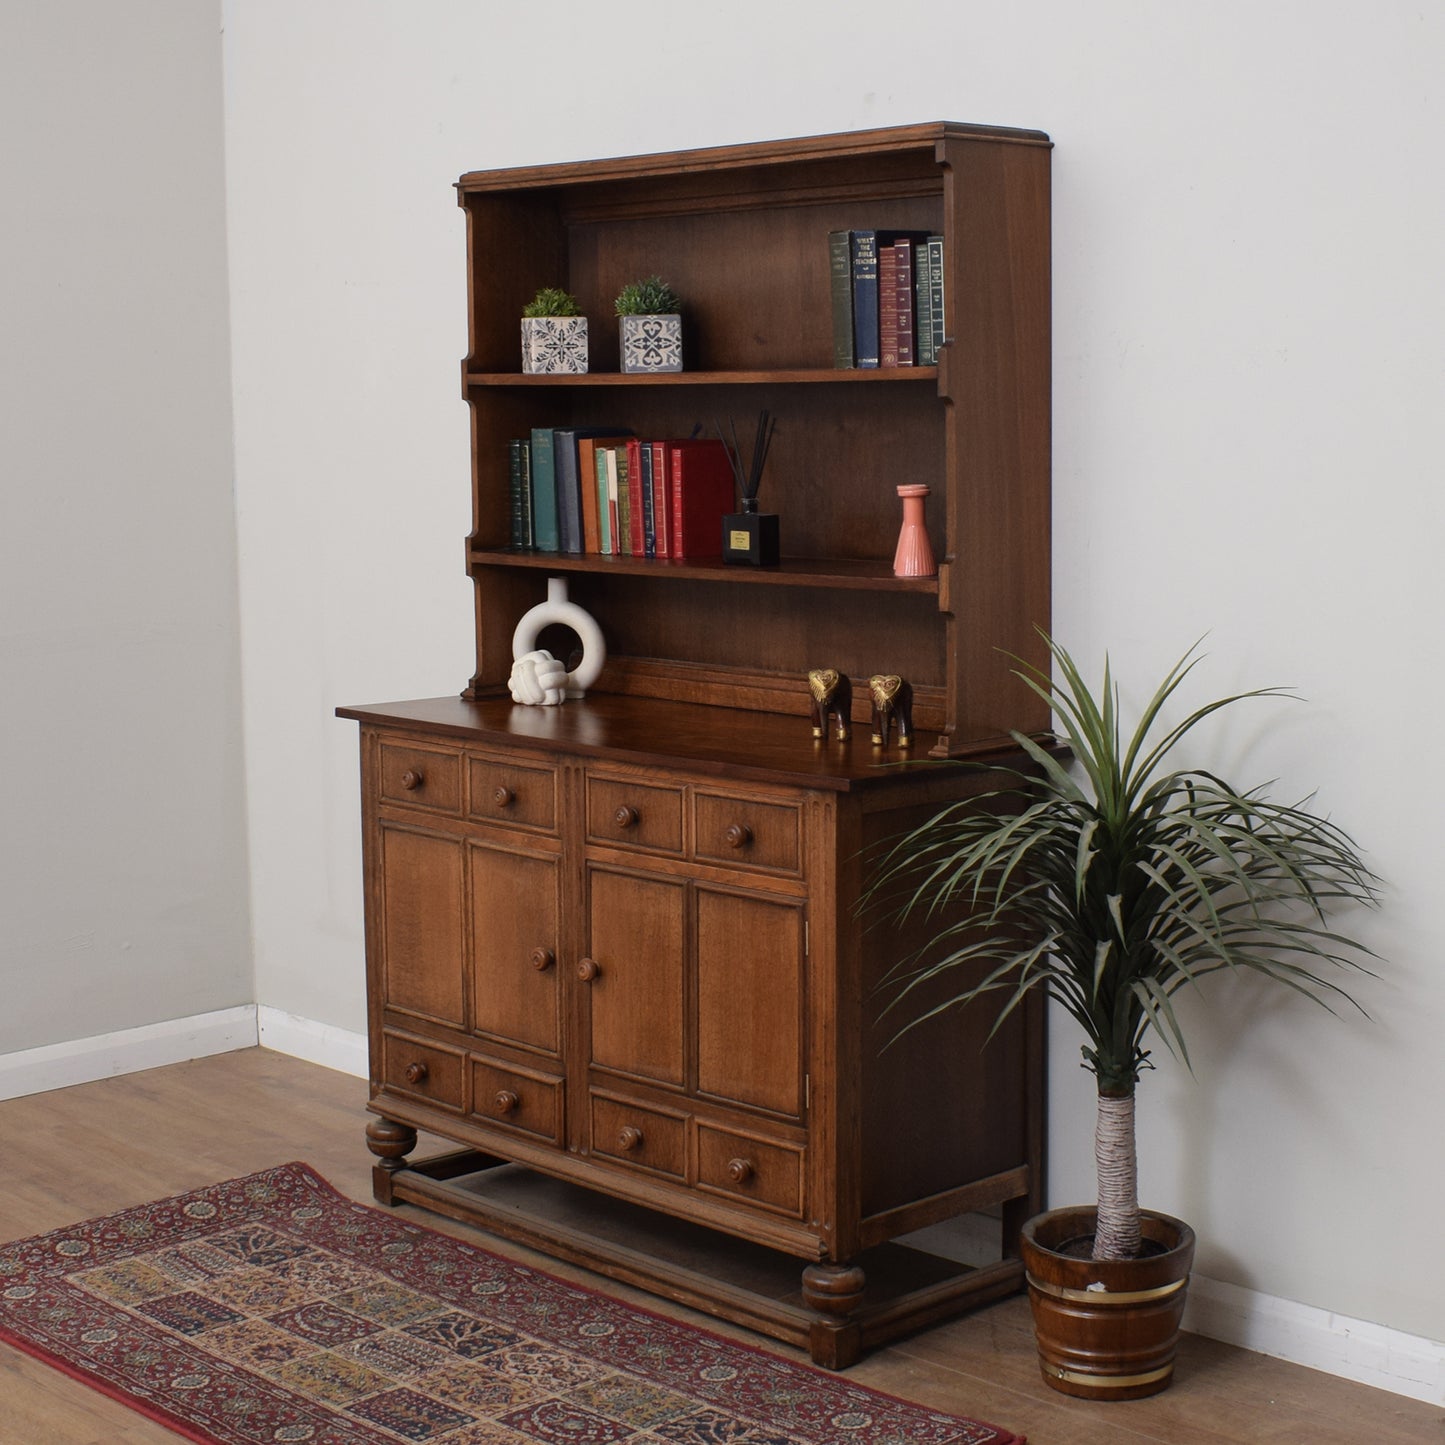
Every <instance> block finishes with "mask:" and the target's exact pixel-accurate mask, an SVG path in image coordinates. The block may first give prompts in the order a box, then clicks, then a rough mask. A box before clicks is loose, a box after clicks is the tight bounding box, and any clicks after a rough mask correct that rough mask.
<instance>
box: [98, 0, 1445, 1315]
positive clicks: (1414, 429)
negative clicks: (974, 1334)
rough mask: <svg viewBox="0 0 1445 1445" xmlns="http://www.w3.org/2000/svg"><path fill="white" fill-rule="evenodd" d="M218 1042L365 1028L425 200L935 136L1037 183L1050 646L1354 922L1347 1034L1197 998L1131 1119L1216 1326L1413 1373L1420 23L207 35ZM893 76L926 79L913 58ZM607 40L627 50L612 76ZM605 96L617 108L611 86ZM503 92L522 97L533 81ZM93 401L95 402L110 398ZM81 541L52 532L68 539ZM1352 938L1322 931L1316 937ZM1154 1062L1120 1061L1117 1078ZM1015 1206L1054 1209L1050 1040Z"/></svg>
mask: <svg viewBox="0 0 1445 1445" xmlns="http://www.w3.org/2000/svg"><path fill="white" fill-rule="evenodd" d="M225 16H226V56H227V66H228V72H227V98H226V104H227V167H228V185H229V205H230V242H231V258H232V273H231V274H232V305H233V312H232V324H233V335H234V368H235V409H236V428H237V433H236V435H237V442H236V450H237V468H238V488H239V526H240V548H241V584H242V608H243V616H244V620H245V629H244V666H245V678H246V695H245V727H246V739H247V747H248V752H249V758H250V767H251V774H250V779H251V781H250V803H251V820H252V832H251V850H252V852H251V857H252V878H253V904H254V927H255V935H256V958H257V988H258V995H257V996H258V998H259V1000H260V1002H261V1003H262V1004H263V1005H266V1006H270V1007H273V1008H277V1009H281V1010H286V1011H289V1012H291V1013H294V1014H296V1015H299V1016H302V1017H305V1018H313V1019H319V1020H322V1021H325V1022H328V1023H331V1024H334V1025H337V1026H339V1027H342V1028H349V1029H360V1028H361V1027H362V1024H363V1018H364V1006H363V995H362V935H361V891H360V877H359V842H358V822H357V799H356V778H355V758H356V743H355V737H354V729H353V727H352V726H351V725H349V724H344V723H341V722H339V721H336V720H334V719H332V718H331V716H330V712H331V709H332V708H333V706H335V705H336V704H338V703H348V702H351V703H358V702H367V701H381V700H385V699H390V698H401V697H408V696H426V695H433V694H439V693H449V692H454V691H456V690H457V689H459V688H460V687H461V686H462V684H463V683H464V681H465V680H466V677H467V675H468V672H469V669H470V656H471V654H470V611H469V609H470V594H469V589H468V586H467V583H466V582H465V580H464V575H463V566H462V538H463V536H464V534H465V532H466V530H467V527H468V522H469V517H468V506H467V481H466V477H467V454H468V421H467V413H466V408H465V406H464V404H463V402H462V400H461V398H460V393H459V385H458V366H457V363H458V361H459V359H460V358H461V356H462V355H463V352H464V350H465V331H464V315H463V313H464V289H463V270H462V261H463V240H464V237H463V226H462V218H461V215H460V213H459V212H458V211H457V210H456V208H455V205H454V198H453V193H452V191H451V189H450V186H451V182H452V181H453V180H454V179H455V178H456V177H457V176H458V175H459V174H460V173H461V172H462V171H464V170H467V169H472V168H481V167H492V166H504V165H510V164H519V163H525V162H538V161H551V160H569V159H573V158H579V157H587V156H601V155H611V154H622V153H629V152H637V151H646V150H667V149H674V148H680V147H688V146H697V145H705V144H710V143H725V142H738V141H747V140H752V139H762V138H767V137H772V136H778V135H789V134H809V133H817V132H821V131H829V130H840V129H849V128H854V127H866V126H873V125H885V124H890V123H904V122H910V121H917V120H930V119H940V118H948V119H955V120H963V121H977V122H990V123H1000V124H1013V125H1021V126H1031V127H1040V128H1043V129H1046V130H1048V131H1049V132H1050V133H1051V134H1052V135H1053V136H1054V138H1055V141H1056V144H1057V149H1056V151H1055V156H1054V159H1055V189H1054V195H1055V251H1054V254H1055V292H1054V294H1055V323H1056V330H1055V357H1056V360H1055V372H1054V375H1055V402H1056V416H1055V436H1054V440H1055V456H1056V467H1055V497H1056V510H1055V538H1054V554H1055V559H1056V560H1055V581H1056V601H1055V617H1054V623H1055V630H1056V632H1057V634H1058V635H1059V636H1060V638H1061V639H1062V640H1063V641H1064V642H1065V643H1066V645H1068V646H1070V647H1071V648H1072V649H1073V650H1074V651H1075V652H1076V654H1077V655H1079V656H1080V658H1081V659H1082V660H1084V661H1086V662H1087V663H1088V664H1089V665H1090V666H1094V665H1096V664H1097V663H1098V661H1099V660H1100V659H1101V658H1102V654H1103V651H1104V649H1105V647H1106V646H1107V647H1108V648H1109V649H1110V650H1111V651H1112V654H1113V658H1114V662H1115V664H1116V667H1117V669H1118V671H1119V672H1120V674H1121V675H1122V677H1123V678H1124V680H1125V684H1126V693H1127V694H1128V695H1129V696H1131V697H1134V698H1136V699H1137V698H1138V697H1140V696H1141V695H1142V694H1145V693H1147V692H1148V691H1149V690H1150V689H1151V688H1152V684H1153V681H1154V679H1155V677H1156V676H1157V675H1158V674H1159V672H1160V671H1161V670H1162V668H1164V667H1165V666H1166V665H1167V664H1168V663H1169V662H1170V661H1172V660H1173V659H1174V658H1175V657H1176V656H1177V655H1178V654H1179V653H1180V652H1182V651H1183V650H1184V648H1185V647H1186V646H1188V644H1189V643H1191V642H1192V641H1194V639H1195V638H1197V637H1199V636H1201V635H1202V634H1206V633H1207V634H1208V643H1207V650H1208V652H1209V653H1210V661H1209V662H1208V663H1207V664H1206V665H1205V667H1204V668H1203V669H1202V670H1201V673H1200V675H1199V679H1198V691H1197V693H1196V694H1195V698H1196V700H1202V699H1203V698H1204V697H1205V696H1206V695H1212V694H1214V693H1217V692H1222V691H1226V690H1230V689H1233V688H1236V687H1243V686H1254V685H1264V684H1274V683H1286V684H1292V685H1294V686H1295V687H1297V688H1298V689H1299V691H1300V692H1301V693H1302V694H1303V695H1304V696H1306V697H1307V698H1308V699H1309V700H1310V701H1309V705H1308V706H1303V705H1299V704H1294V705H1288V704H1283V703H1279V704H1259V705H1256V706H1254V707H1253V709H1252V710H1251V711H1249V712H1248V713H1241V714H1240V715H1239V716H1238V717H1237V718H1234V719H1233V720H1230V721H1226V722H1224V723H1222V724H1221V726H1220V727H1219V728H1217V729H1216V730H1215V731H1214V732H1213V733H1212V734H1211V736H1210V738H1209V739H1207V740H1206V742H1207V744H1208V748H1209V752H1208V755H1207V757H1205V756H1204V755H1201V760H1207V761H1213V762H1216V763H1219V764H1221V765H1228V766H1229V767H1230V769H1231V771H1233V772H1236V773H1237V774H1238V775H1239V777H1240V780H1241V781H1245V782H1252V781H1259V780H1263V779H1266V778H1269V777H1276V776H1277V777H1278V778H1279V779H1280V782H1279V792H1280V793H1281V794H1282V795H1285V796H1290V797H1293V796H1298V795H1300V794H1303V793H1305V792H1307V791H1309V790H1311V789H1314V788H1318V789H1319V802H1320V805H1321V806H1322V807H1324V808H1326V809H1328V810H1330V811H1332V812H1333V813H1335V814H1336V815H1337V816H1338V818H1339V819H1340V820H1341V821H1342V822H1344V823H1345V824H1346V825H1347V826H1348V827H1349V828H1350V829H1351V830H1352V831H1353V832H1354V833H1355V834H1356V835H1357V837H1358V839H1359V840H1360V842H1361V843H1362V845H1363V846H1364V847H1365V848H1366V849H1367V850H1368V852H1369V854H1370V857H1371V859H1372V861H1373V863H1374V864H1375V865H1376V867H1377V868H1378V870H1379V871H1380V872H1381V873H1382V874H1383V875H1384V876H1385V877H1386V878H1387V879H1388V880H1389V881H1390V885H1391V887H1390V892H1389V895H1388V900H1387V907H1386V909H1385V911H1384V913H1383V914H1382V915H1381V916H1380V917H1379V918H1378V919H1376V920H1372V921H1367V922H1366V923H1365V924H1364V925H1361V926H1363V927H1364V928H1365V931H1366V932H1367V935H1368V937H1369V938H1370V939H1371V940H1372V942H1373V943H1374V945H1375V946H1376V947H1377V949H1378V950H1379V951H1380V953H1381V954H1382V955H1383V956H1384V958H1385V960H1386V961H1385V962H1384V963H1383V964H1382V965H1381V970H1380V972H1381V978H1380V981H1379V982H1377V983H1367V984H1366V985H1365V986H1363V987H1361V989H1360V991H1359V992H1360V997H1361V999H1362V1001H1363V1002H1364V1003H1365V1005H1366V1007H1367V1008H1368V1010H1369V1012H1370V1014H1371V1022H1369V1023H1361V1022H1360V1021H1358V1020H1357V1019H1343V1020H1336V1019H1333V1018H1331V1017H1330V1016H1329V1015H1327V1014H1326V1013H1325V1012H1324V1011H1322V1010H1320V1009H1316V1008H1312V1007H1310V1006H1309V1005H1307V1004H1306V1003H1304V1002H1302V1001H1300V1000H1296V999H1294V998H1284V997H1280V998H1274V997H1268V996H1265V995H1263V994H1260V993H1258V992H1255V991H1252V990H1249V989H1247V988H1240V989H1233V990H1231V989H1229V988H1227V987H1226V988H1220V989H1217V990H1216V991H1215V992H1214V993H1213V995H1212V996H1206V997H1204V998H1202V999H1200V1000H1198V1001H1197V1002H1191V1003H1190V1004H1189V1005H1188V1018H1189V1025H1190V1028H1191V1032H1192V1038H1193V1048H1194V1054H1195V1077H1194V1078H1193V1079H1192V1080H1191V1079H1190V1078H1189V1077H1188V1076H1187V1075H1186V1074H1184V1073H1183V1072H1182V1071H1181V1069H1180V1068H1179V1067H1178V1066H1177V1065H1175V1064H1173V1063H1172V1062H1171V1061H1170V1060H1169V1059H1168V1058H1167V1056H1163V1057H1161V1058H1160V1060H1159V1064H1160V1067H1159V1070H1158V1072H1157V1074H1155V1075H1153V1076H1151V1077H1150V1078H1148V1079H1147V1080H1146V1083H1145V1088H1144V1093H1143V1098H1142V1104H1141V1108H1142V1150H1143V1159H1144V1164H1143V1186H1144V1192H1145V1195H1146V1198H1147V1201H1148V1202H1150V1203H1152V1204H1153V1205H1155V1206H1156V1207H1160V1208H1164V1209H1167V1210H1171V1211H1173V1212H1176V1213H1180V1214H1183V1215H1185V1216H1186V1217H1188V1218H1189V1219H1190V1220H1191V1221H1192V1222H1193V1223H1194V1224H1195V1225H1196V1227H1197V1229H1198V1230H1199V1233H1200V1236H1201V1249H1200V1255H1199V1268H1200V1270H1201V1271H1202V1272H1203V1273H1204V1274H1206V1275H1208V1276H1210V1277H1212V1278H1213V1279H1215V1280H1218V1281H1223V1282H1226V1283H1230V1284H1236V1285H1242V1286H1246V1287H1248V1288H1249V1289H1251V1290H1256V1291H1261V1292H1263V1293H1265V1294H1268V1295H1272V1296H1277V1297H1280V1298H1283V1299H1287V1300H1293V1301H1299V1302H1302V1303H1304V1304H1309V1305H1314V1306H1318V1307H1321V1308H1324V1309H1327V1310H1333V1311H1338V1312H1340V1313H1342V1314H1345V1315H1348V1316H1353V1317H1355V1318H1356V1319H1362V1320H1371V1321H1378V1322H1381V1323H1383V1324H1386V1325H1389V1326H1391V1327H1392V1328H1394V1329H1396V1330H1399V1331H1405V1332H1410V1333H1413V1334H1418V1335H1421V1336H1427V1337H1430V1338H1432V1339H1435V1340H1445V1305H1442V1303H1441V1300H1440V1296H1439V1291H1438V1289H1437V1288H1435V1284H1436V1282H1435V1281H1434V1279H1433V1278H1432V1277H1431V1275H1430V1271H1429V1270H1428V1269H1426V1268H1423V1267H1422V1265H1421V1261H1422V1259H1426V1260H1428V1259H1429V1258H1430V1257H1431V1255H1430V1252H1429V1249H1428V1247H1427V1241H1430V1240H1432V1239H1433V1237H1434V1234H1435V1230H1436V1225H1437V1214H1438V1206H1437V1201H1438V1200H1439V1199H1440V1198H1441V1197H1442V1196H1445V1149H1442V1147H1441V1142H1442V1141H1441V1124H1440V1112H1441V1108H1442V1104H1445V1049H1442V1048H1441V1046H1440V1039H1441V1037H1442V1035H1445V971H1442V969H1441V968H1440V966H1439V948H1438V942H1437V932H1438V913H1437V910H1438V898H1439V890H1438V886H1437V879H1436V876H1435V868H1436V867H1437V866H1438V864H1439V852H1440V845H1439V841H1438V836H1439V835H1438V832H1437V830H1436V828H1435V827H1434V826H1433V824H1432V822H1431V819H1432V818H1433V815H1434V812H1435V810H1436V809H1441V810H1442V811H1445V783H1442V774H1441V770H1440V769H1439V768H1437V767H1435V766H1434V765H1433V760H1432V758H1431V755H1430V753H1429V752H1428V751H1427V749H1426V747H1425V746H1424V745H1425V743H1426V742H1427V741H1428V738H1429V736H1430V734H1429V733H1428V729H1429V727H1430V726H1431V725H1432V724H1431V720H1432V719H1433V718H1434V717H1436V716H1438V715H1439V714H1440V712H1441V707H1442V702H1445V697H1442V685H1441V673H1440V672H1439V671H1438V670H1437V665H1436V664H1437V656H1438V651H1439V643H1438V636H1439V632H1440V626H1441V616H1442V600H1445V599H1442V586H1445V583H1442V576H1445V569H1442V568H1441V567H1440V565H1439V562H1438V556H1437V554H1438V550H1439V546H1440V538H1441V535H1442V527H1441V522H1442V516H1441V501H1440V496H1441V484H1440V479H1439V476H1438V458H1439V456H1440V447H1439V445H1438V437H1437V432H1438V430H1439V395H1440V387H1441V383H1442V377H1445V287H1442V284H1441V280H1440V261H1439V258H1440V256H1441V255H1442V254H1445V247H1442V240H1445V236H1442V223H1445V193H1442V189H1441V187H1440V185H1439V160H1438V154H1437V150H1438V147H1437V143H1436V138H1435V130H1436V126H1435V124H1434V122H1435V121H1436V119H1437V116H1436V112H1435V109H1434V106H1435V102H1436V101H1437V99H1438V83H1437V81H1438V74H1439V69H1440V64H1441V60H1442V58H1445V10H1441V9H1439V8H1438V7H1433V6H1425V7H1421V6H1418V5H1414V4H1408V5H1407V4H1403V3H1381V0H1369V3H1366V0H1348V3H1347V0H1337V3H1332V4H1319V3H1308V4H1307V3H1302V0H1301V3H1273V4H1270V5H1265V6H1261V5H1259V4H1257V3H1218V4H1213V5H1209V6H1194V7H1185V6H1177V5H1170V4H1158V3H1144V0H1136V3H1129V0H1095V3H1092V4H1089V5H1082V6H1081V5H1076V4H1072V3H1066V0H1035V3H1032V4H1029V5H1017V6H998V5H992V4H988V5H985V4H981V3H973V0H959V3H956V4H953V5H950V6H944V7H940V6H938V5H936V4H926V5H925V4H921V3H914V0H902V3H895V4H892V5H890V6H889V7H888V23H887V24H880V23H878V10H877V7H876V6H875V5H872V4H869V5H857V4H837V3H831V0H794V3H792V4H789V5H778V4H776V3H769V4H760V3H756V0H741V3H735V4H733V5H731V6H729V7H727V8H726V12H725V14H724V13H720V12H719V11H718V9H717V8H716V7H712V6H708V7H703V6H684V5H678V4H676V3H670V4H661V3H648V0H614V3H612V4H609V5H601V6H599V5H593V4H585V5H584V4H574V5H557V4H544V3H534V4H530V5H525V6H524V5H521V4H516V5H505V6H504V5H499V4H484V5H477V4H475V3H471V0H466V3H463V0H436V3H432V4H430V5H427V6H424V7H416V6H411V7H403V6H397V5H393V4H384V3H381V0H308V3H306V4H304V5H296V4H294V3H291V0H245V3H238V0H231V3H227V4H226V5H225ZM925 35H926V36H928V37H930V38H929V39H927V40H926V41H925V39H924V37H925ZM639 37H640V38H639ZM632 53H643V54H645V55H646V57H647V63H646V65H645V68H644V70H643V72H642V74H641V76H640V77H634V78H632V79H626V78H624V74H623V71H622V68H621V63H622V61H623V59H624V58H625V57H626V56H628V55H629V54H632ZM539 60H540V61H544V62H545V66H543V65H541V64H539V63H538V62H539ZM114 376H115V373H113V372H111V371H110V370H109V369H107V370H106V371H104V372H102V373H101V377H102V379H110V378H113V377H114ZM86 520H89V518H86ZM1352 922H1353V921H1352ZM1160 1053H1161V1055H1162V1054H1163V1051H1162V1050H1161V1051H1160ZM1054 1055H1055V1059H1054V1063H1055V1068H1054V1073H1053V1082H1052V1089H1051V1101H1052V1126H1051V1155H1052V1159H1053V1180H1052V1195H1053V1198H1054V1200H1055V1201H1057V1202H1070V1201H1077V1200H1081V1199H1087V1198H1088V1197H1089V1196H1090V1188H1091V1167H1090V1163H1089V1158H1088V1149H1089V1138H1088V1131H1089V1128H1090V1127H1091V1099H1090V1097H1089V1093H1088V1087H1087V1085H1088V1080H1087V1078H1086V1076H1084V1075H1083V1074H1081V1073H1080V1071H1079V1070H1078V1068H1077V1063H1078V1040H1077V1039H1076V1038H1075V1037H1074V1036H1073V1035H1072V1034H1071V1033H1070V1032H1069V1030H1068V1028H1067V1027H1064V1026H1061V1027H1059V1028H1058V1029H1057V1030H1056V1033H1055V1043H1054Z"/></svg>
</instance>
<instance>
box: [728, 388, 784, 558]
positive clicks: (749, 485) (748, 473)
mask: <svg viewBox="0 0 1445 1445" xmlns="http://www.w3.org/2000/svg"><path fill="white" fill-rule="evenodd" d="M777 425H778V423H777V418H775V417H773V416H772V415H770V414H769V412H768V411H767V410H766V409H765V410H763V411H760V412H759V413H758V429H757V432H756V434H755V435H754V437H753V455H752V460H751V462H750V463H749V464H748V465H747V466H746V467H745V466H744V465H743V454H742V448H741V446H739V444H738V429H737V423H736V422H734V421H733V419H732V418H731V417H729V418H728V427H729V429H730V430H731V432H732V442H731V445H729V444H728V440H727V438H726V437H723V430H722V427H721V426H719V427H718V429H717V433H718V436H719V437H722V440H723V444H724V446H725V447H726V449H727V453H728V457H729V459H730V460H731V462H732V468H733V476H734V477H735V478H736V479H737V484H738V495H739V497H740V498H741V503H740V505H741V507H742V510H741V511H740V512H734V513H732V514H730V515H729V516H726V517H724V518H723V519H722V529H723V534H722V542H723V561H725V562H737V563H740V564H742V565H744V566H751V567H775V566H777V564H778V517H777V513H776V512H759V511H758V488H759V486H761V485H762V480H763V467H764V466H765V465H766V463H767V460H768V448H769V447H770V446H771V445H772V443H773V432H774V431H776V430H777Z"/></svg>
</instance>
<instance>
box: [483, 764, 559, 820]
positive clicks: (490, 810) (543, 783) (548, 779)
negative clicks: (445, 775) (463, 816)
mask: <svg viewBox="0 0 1445 1445" xmlns="http://www.w3.org/2000/svg"><path fill="white" fill-rule="evenodd" d="M467 813H468V815H469V816H470V817H473V818H479V819H481V820H483V821H485V822H488V823H510V824H513V825H514V826H516V827H519V828H536V829H539V830H541V831H543V832H547V833H555V832H556V831H557V775H556V774H555V773H554V772H553V771H552V770H551V768H533V767H527V766H525V765H523V764H521V763H512V762H501V761H497V760H495V759H492V758H475V757H469V758H468V759H467Z"/></svg>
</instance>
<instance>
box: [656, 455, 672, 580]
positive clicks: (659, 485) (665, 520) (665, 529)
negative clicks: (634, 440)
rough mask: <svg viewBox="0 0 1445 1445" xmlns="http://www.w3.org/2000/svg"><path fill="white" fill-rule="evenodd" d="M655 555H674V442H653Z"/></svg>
mask: <svg viewBox="0 0 1445 1445" xmlns="http://www.w3.org/2000/svg"><path fill="white" fill-rule="evenodd" d="M652 529H653V532H654V533H655V534H656V535H655V538H654V542H653V549H654V551H653V555H654V556H657V557H671V556H672V443H671V442H653V444H652Z"/></svg>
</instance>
